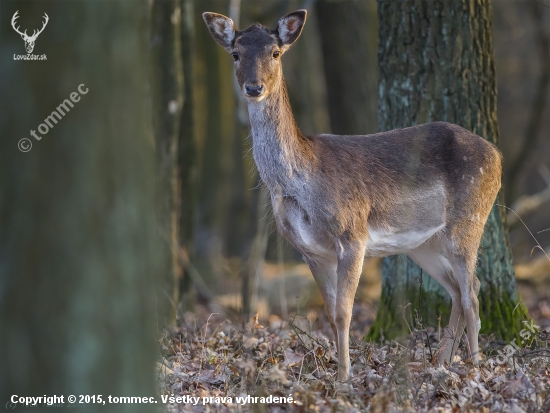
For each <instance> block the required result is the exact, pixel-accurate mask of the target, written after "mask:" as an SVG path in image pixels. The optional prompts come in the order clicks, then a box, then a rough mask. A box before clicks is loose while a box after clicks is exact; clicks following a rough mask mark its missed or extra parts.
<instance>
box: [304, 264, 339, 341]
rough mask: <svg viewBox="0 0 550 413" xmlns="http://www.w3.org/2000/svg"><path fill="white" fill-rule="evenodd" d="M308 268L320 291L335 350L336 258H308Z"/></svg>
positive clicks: (336, 335) (336, 339)
mask: <svg viewBox="0 0 550 413" xmlns="http://www.w3.org/2000/svg"><path fill="white" fill-rule="evenodd" d="M307 261H308V264H309V269H310V270H311V273H312V274H313V278H315V282H316V283H317V286H318V287H319V290H320V291H321V295H322V296H323V301H324V303H325V310H326V312H327V317H328V321H329V323H330V326H331V328H332V331H333V332H334V340H335V341H336V350H337V351H338V333H337V330H336V322H335V320H336V297H337V291H338V290H337V275H336V268H337V265H338V263H337V260H336V254H334V257H331V259H326V258H325V259H315V260H313V259H308V260H307Z"/></svg>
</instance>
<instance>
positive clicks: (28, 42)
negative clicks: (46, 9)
mask: <svg viewBox="0 0 550 413" xmlns="http://www.w3.org/2000/svg"><path fill="white" fill-rule="evenodd" d="M18 13H19V10H17V11H16V12H15V14H14V15H13V17H12V19H11V26H12V27H13V30H15V31H16V32H17V33H19V34H20V35H21V38H22V39H23V40H24V41H25V49H27V53H32V51H33V49H34V42H35V41H36V38H37V37H38V35H39V34H40V33H42V32H43V31H44V28H45V27H46V25H47V24H48V21H49V20H50V18H49V17H48V15H47V14H46V13H44V23H43V24H42V28H41V29H40V30H34V31H33V33H32V36H29V35H27V30H25V31H24V32H23V33H22V32H21V31H19V27H15V21H16V20H17V19H18V18H19V16H18Z"/></svg>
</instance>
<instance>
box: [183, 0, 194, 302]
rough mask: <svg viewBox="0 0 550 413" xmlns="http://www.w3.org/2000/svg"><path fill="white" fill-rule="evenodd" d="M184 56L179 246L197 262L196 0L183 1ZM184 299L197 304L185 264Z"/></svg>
mask: <svg viewBox="0 0 550 413" xmlns="http://www.w3.org/2000/svg"><path fill="white" fill-rule="evenodd" d="M180 4H181V8H182V19H181V55H182V60H183V84H184V87H183V108H182V114H181V122H180V127H179V142H178V170H179V181H180V183H181V193H180V194H181V199H180V205H181V208H180V220H179V246H180V248H183V249H184V250H185V252H186V254H187V256H188V257H189V258H190V259H191V261H193V259H194V252H195V244H194V240H195V219H196V207H197V189H198V188H197V181H198V165H197V158H198V152H197V145H196V140H195V116H194V98H193V93H194V85H195V75H194V64H195V58H194V57H195V23H194V18H195V12H194V3H193V0H181V3H180ZM181 277H182V278H181V282H180V288H179V289H180V301H181V302H182V305H183V306H184V308H183V310H184V311H186V310H190V309H192V308H193V303H194V298H195V297H194V290H193V289H192V288H191V285H192V284H191V277H190V275H189V274H188V273H187V272H186V271H185V268H184V267H183V266H182V274H181Z"/></svg>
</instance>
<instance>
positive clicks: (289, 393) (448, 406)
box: [158, 264, 550, 413]
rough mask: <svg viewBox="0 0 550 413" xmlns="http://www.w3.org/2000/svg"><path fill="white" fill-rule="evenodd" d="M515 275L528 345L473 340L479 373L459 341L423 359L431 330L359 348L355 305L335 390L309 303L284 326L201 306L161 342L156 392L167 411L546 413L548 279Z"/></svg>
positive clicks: (333, 367) (275, 319) (318, 316)
mask: <svg viewBox="0 0 550 413" xmlns="http://www.w3.org/2000/svg"><path fill="white" fill-rule="evenodd" d="M545 265H546V264H545ZM516 271H517V273H518V288H519V290H520V292H521V295H522V299H523V302H524V303H525V304H526V306H527V307H528V309H529V312H530V315H531V317H533V323H532V324H531V325H526V326H525V327H526V329H525V331H526V332H528V339H527V340H525V343H524V344H523V345H522V346H517V345H516V343H515V342H514V343H513V345H510V344H512V343H504V342H496V341H493V340H491V338H490V337H487V336H483V335H482V336H481V337H480V346H481V350H482V354H483V357H482V361H481V364H480V366H479V367H478V368H474V367H473V366H471V365H470V364H469V363H467V362H464V361H462V360H461V355H463V354H464V351H465V349H464V347H463V344H461V347H460V348H459V351H458V354H457V355H456V356H455V362H454V363H453V364H452V365H451V366H445V367H441V366H437V364H436V363H434V362H432V356H433V355H434V354H435V353H436V351H437V346H438V344H437V343H438V342H439V340H438V338H439V337H438V334H440V332H438V331H434V330H433V329H425V330H415V331H413V332H412V333H411V334H410V335H409V337H408V338H407V339H406V340H404V341H401V342H396V341H391V342H385V343H383V344H374V343H369V342H365V341H363V340H362V338H363V337H364V335H365V333H366V331H367V330H368V327H369V326H370V324H371V323H372V321H373V319H374V315H375V311H376V305H372V304H371V305H369V304H368V303H365V301H364V300H359V299H358V300H356V304H355V305H354V310H353V319H352V325H351V330H350V336H351V350H350V358H351V365H352V368H353V376H352V378H351V380H350V382H349V383H347V384H345V385H343V384H340V383H338V382H337V381H336V373H337V359H336V349H335V345H334V340H333V334H332V330H331V328H330V325H329V323H328V320H327V318H326V315H325V312H324V310H323V309H322V308H320V307H319V306H318V305H317V306H313V308H316V309H309V310H308V311H307V313H306V314H303V315H300V313H301V311H300V310H299V309H298V310H297V311H295V312H294V314H295V315H293V316H289V317H286V318H285V319H281V318H280V316H277V315H274V314H271V315H268V314H264V318H263V319H262V318H260V319H258V317H257V316H256V317H253V318H252V319H251V320H250V321H249V322H248V323H247V324H246V325H244V326H243V324H242V323H241V322H238V321H237V319H236V318H235V317H234V316H231V315H230V314H229V313H227V312H224V310H223V309H222V308H220V307H216V306H214V305H211V306H205V305H203V306H197V307H196V308H195V311H194V312H193V313H190V312H189V313H185V314H184V315H182V316H181V317H180V320H179V321H178V325H177V326H176V327H175V328H174V329H173V330H172V331H166V332H165V334H164V337H163V338H162V340H161V347H162V352H163V357H162V358H161V359H160V361H159V364H158V373H159V385H160V393H161V395H164V397H167V396H168V399H167V400H166V401H167V404H166V405H167V406H168V407H167V411H169V412H273V413H275V412H336V411H339V412H353V411H368V412H377V413H382V412H458V411H463V412H487V413H488V412H506V413H508V412H512V413H522V412H527V413H531V412H549V411H550V346H549V345H550V334H549V333H548V331H550V327H549V326H550V307H549V302H550V300H549V298H550V297H549V291H550V289H549V288H548V285H547V284H548V283H549V282H550V277H538V278H535V279H533V277H530V276H527V275H525V274H526V273H527V272H529V271H527V270H526V269H523V270H522V269H521V268H516ZM522 271H523V272H522ZM530 273H531V274H533V273H534V272H533V271H531V272H530ZM545 273H546V272H545ZM305 308H308V307H305ZM309 308H311V307H309ZM296 314H297V315H296ZM537 325H539V326H540V328H538V326H537ZM506 344H508V346H506ZM191 397H192V398H194V399H191ZM270 397H271V398H270ZM253 398H256V399H253ZM275 398H279V399H275ZM290 398H291V399H290Z"/></svg>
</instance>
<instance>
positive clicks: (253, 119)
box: [248, 79, 311, 195]
mask: <svg viewBox="0 0 550 413" xmlns="http://www.w3.org/2000/svg"><path fill="white" fill-rule="evenodd" d="M248 114H249V117H250V126H251V128H252V153H253V155H254V161H255V162H256V166H257V167H258V171H259V173H260V177H261V178H262V181H263V182H264V183H265V184H266V185H267V186H268V188H269V189H270V191H272V192H273V191H281V190H282V191H283V194H284V195H286V194H289V193H292V192H294V191H293V189H295V188H297V186H298V183H299V182H301V181H302V180H303V179H304V178H306V177H307V172H308V162H307V161H308V158H310V156H311V153H310V148H309V145H308V140H307V138H306V137H305V136H304V135H303V134H302V132H301V131H300V129H298V126H297V125H296V122H295V120H294V116H293V115H292V108H291V107H290V101H289V98H288V92H287V89H286V84H285V82H284V79H283V80H282V81H281V84H280V86H279V88H278V90H273V91H272V92H271V93H270V94H269V95H268V96H266V97H265V98H264V99H263V100H261V101H260V102H250V101H249V102H248ZM300 186H301V185H300Z"/></svg>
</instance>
